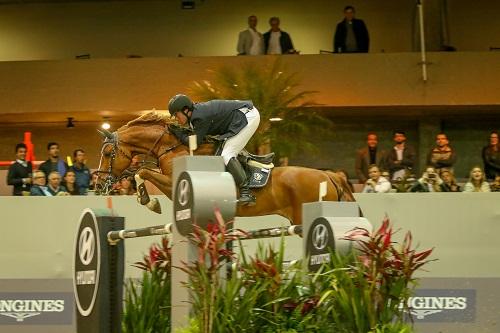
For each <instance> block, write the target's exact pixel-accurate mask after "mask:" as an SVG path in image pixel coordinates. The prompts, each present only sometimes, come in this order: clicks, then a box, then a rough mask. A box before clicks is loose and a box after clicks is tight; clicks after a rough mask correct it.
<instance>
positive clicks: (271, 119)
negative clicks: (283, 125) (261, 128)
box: [269, 117, 283, 121]
mask: <svg viewBox="0 0 500 333" xmlns="http://www.w3.org/2000/svg"><path fill="white" fill-rule="evenodd" d="M282 120H283V118H280V117H274V118H270V119H269V121H282Z"/></svg>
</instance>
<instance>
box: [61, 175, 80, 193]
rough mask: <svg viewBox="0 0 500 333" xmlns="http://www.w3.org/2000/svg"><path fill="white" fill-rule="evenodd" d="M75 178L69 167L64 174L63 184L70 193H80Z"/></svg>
mask: <svg viewBox="0 0 500 333" xmlns="http://www.w3.org/2000/svg"><path fill="white" fill-rule="evenodd" d="M76 179H77V178H76V173H75V172H74V171H73V170H71V169H70V170H68V172H66V174H65V175H64V183H63V186H64V188H66V191H67V192H68V193H69V194H70V195H82V194H81V192H80V188H79V187H78V184H77V182H76Z"/></svg>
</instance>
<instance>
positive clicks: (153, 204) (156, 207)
mask: <svg viewBox="0 0 500 333" xmlns="http://www.w3.org/2000/svg"><path fill="white" fill-rule="evenodd" d="M146 207H148V208H149V209H150V210H151V211H153V212H155V213H157V214H161V205H160V201H158V199H157V198H153V199H152V200H150V201H149V202H148V203H147V204H146Z"/></svg>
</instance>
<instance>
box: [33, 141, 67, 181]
mask: <svg viewBox="0 0 500 333" xmlns="http://www.w3.org/2000/svg"><path fill="white" fill-rule="evenodd" d="M47 150H48V152H49V158H48V159H47V160H46V161H45V162H43V163H42V164H40V167H39V168H38V169H39V170H42V171H43V172H44V173H45V175H46V176H47V177H48V176H49V175H50V173H51V172H52V171H57V172H59V175H65V174H66V171H67V170H68V165H67V164H66V163H65V162H64V161H63V160H61V159H60V158H59V144H58V143H56V142H49V143H48V144H47Z"/></svg>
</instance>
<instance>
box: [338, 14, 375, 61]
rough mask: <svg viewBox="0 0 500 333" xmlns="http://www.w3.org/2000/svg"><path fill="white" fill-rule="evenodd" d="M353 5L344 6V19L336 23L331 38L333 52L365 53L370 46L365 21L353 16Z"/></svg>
mask: <svg viewBox="0 0 500 333" xmlns="http://www.w3.org/2000/svg"><path fill="white" fill-rule="evenodd" d="M354 14H355V10H354V7H353V6H346V7H345V8H344V20H343V21H342V22H340V23H338V24H337V29H336V30H335V36H334V38H333V52H335V53H354V52H362V53H367V52H368V49H369V47H370V37H369V36H368V29H367V28H366V25H365V22H363V20H359V19H357V18H354Z"/></svg>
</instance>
